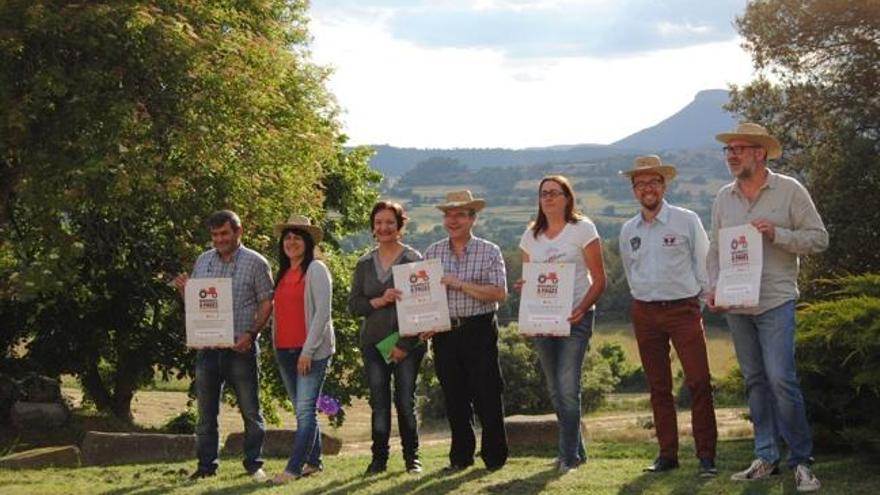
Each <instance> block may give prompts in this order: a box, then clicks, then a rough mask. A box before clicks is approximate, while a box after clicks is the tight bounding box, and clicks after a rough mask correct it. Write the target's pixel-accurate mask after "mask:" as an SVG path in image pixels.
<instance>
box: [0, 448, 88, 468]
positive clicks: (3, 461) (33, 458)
mask: <svg viewBox="0 0 880 495" xmlns="http://www.w3.org/2000/svg"><path fill="white" fill-rule="evenodd" d="M79 466H80V452H79V447H77V446H76V445H65V446H62V447H44V448H41V449H31V450H25V451H24V452H16V453H15V454H10V455H8V456H6V457H0V468H5V469H42V468H48V467H62V468H75V467H79Z"/></svg>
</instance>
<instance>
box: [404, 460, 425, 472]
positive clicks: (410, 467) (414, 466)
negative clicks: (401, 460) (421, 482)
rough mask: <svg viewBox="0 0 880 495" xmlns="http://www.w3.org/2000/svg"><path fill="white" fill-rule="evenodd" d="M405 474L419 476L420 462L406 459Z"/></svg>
mask: <svg viewBox="0 0 880 495" xmlns="http://www.w3.org/2000/svg"><path fill="white" fill-rule="evenodd" d="M406 472H407V473H409V474H419V473H421V472H422V461H420V460H418V459H408V460H407V461H406Z"/></svg>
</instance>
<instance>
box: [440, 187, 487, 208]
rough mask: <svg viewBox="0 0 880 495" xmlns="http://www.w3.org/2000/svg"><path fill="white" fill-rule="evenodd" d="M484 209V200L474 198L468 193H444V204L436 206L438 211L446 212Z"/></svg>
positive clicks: (465, 191) (466, 191)
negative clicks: (455, 209) (454, 209)
mask: <svg viewBox="0 0 880 495" xmlns="http://www.w3.org/2000/svg"><path fill="white" fill-rule="evenodd" d="M485 207H486V200H484V199H480V198H474V196H473V195H472V194H471V192H470V191H468V190H464V191H452V192H448V193H446V202H445V203H443V204H439V205H437V208H439V209H440V210H443V211H446V210H451V209H453V208H464V209H467V210H474V211H480V210H482V209H483V208H485Z"/></svg>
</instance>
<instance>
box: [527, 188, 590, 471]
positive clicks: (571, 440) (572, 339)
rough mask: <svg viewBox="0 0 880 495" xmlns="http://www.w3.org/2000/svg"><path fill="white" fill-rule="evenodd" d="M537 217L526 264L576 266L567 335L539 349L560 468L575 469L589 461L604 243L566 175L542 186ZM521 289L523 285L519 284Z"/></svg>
mask: <svg viewBox="0 0 880 495" xmlns="http://www.w3.org/2000/svg"><path fill="white" fill-rule="evenodd" d="M538 194H539V198H538V218H537V220H536V221H535V222H534V223H533V224H532V225H530V226H529V228H527V229H526V231H525V232H524V233H523V235H522V239H521V240H520V244H519V247H520V249H521V250H522V257H523V263H526V262H529V261H531V262H535V263H544V262H553V263H573V264H574V266H575V282H574V302H573V305H572V309H571V314H570V315H569V317H568V321H569V323H570V324H571V334H570V335H569V336H568V337H549V336H546V337H545V336H539V337H536V338H535V339H534V343H535V350H536V351H537V353H538V357H539V358H540V360H541V368H542V369H543V371H544V377H545V378H546V380H547V390H548V392H549V393H550V399H551V401H552V402H553V408H554V409H556V417H557V419H558V421H559V458H558V459H557V462H558V465H557V466H558V469H559V471H560V472H561V473H565V472H568V471H571V470H572V469H576V468H577V466H578V465H579V464H581V463H583V462H584V461H586V459H587V453H586V449H585V448H584V442H583V438H581V430H580V421H581V369H582V367H583V363H584V356H585V355H586V353H587V349H588V348H589V343H590V336H591V335H592V333H593V307H594V305H595V303H596V300H598V299H599V296H600V295H601V294H602V291H603V290H604V289H605V266H604V263H603V261H602V243H601V242H600V240H599V233H598V232H597V231H596V226H595V225H594V224H593V222H592V221H590V219H588V218H587V217H585V216H584V215H582V214H581V213H579V212H578V211H577V210H576V209H575V204H576V201H575V196H574V190H572V188H571V184H570V183H569V182H568V179H566V178H565V177H563V176H561V175H551V176H548V177H544V178H543V179H542V180H541V184H540V185H539V186H538ZM518 285H520V286H521V283H520V284H518Z"/></svg>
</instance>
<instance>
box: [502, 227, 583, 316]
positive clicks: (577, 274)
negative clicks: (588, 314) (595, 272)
mask: <svg viewBox="0 0 880 495" xmlns="http://www.w3.org/2000/svg"><path fill="white" fill-rule="evenodd" d="M598 238H599V232H598V231H597V230H596V226H595V225H594V224H593V222H591V221H590V220H589V219H587V218H583V219H581V220H578V221H577V222H576V223H567V224H565V227H563V229H562V232H560V233H559V234H558V235H557V236H556V237H554V238H553V239H548V238H547V235H546V234H545V233H544V232H542V233H541V234H540V235H538V238H537V239H535V236H534V233H533V232H532V229H531V228H527V229H526V231H525V232H523V235H522V238H521V239H520V241H519V247H520V249H522V250H523V251H525V252H526V254H528V255H529V260H530V261H532V262H534V263H574V302H573V303H572V309H574V308H575V307H576V306H577V305H578V304H580V303H581V301H583V300H584V296H585V295H587V291H588V290H590V286H591V285H592V284H593V279H592V277H590V272H589V271H588V270H587V263H586V261H584V248H585V247H587V244H589V243H591V242H593V241H594V240H596V239H598ZM590 309H593V308H590Z"/></svg>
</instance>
